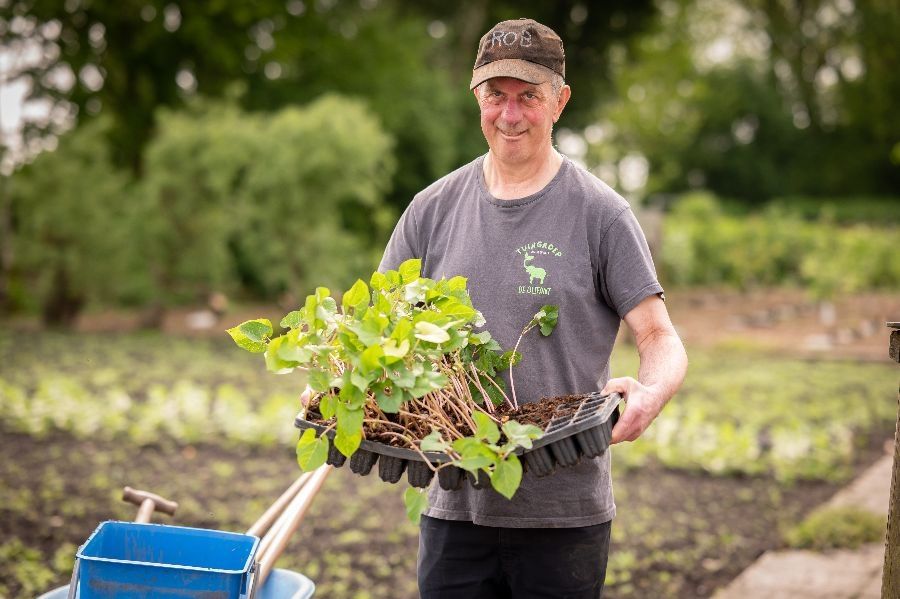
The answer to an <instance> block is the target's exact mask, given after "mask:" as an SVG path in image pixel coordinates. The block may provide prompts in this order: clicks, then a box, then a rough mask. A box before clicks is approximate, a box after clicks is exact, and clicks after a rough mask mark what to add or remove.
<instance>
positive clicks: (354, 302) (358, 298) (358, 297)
mask: <svg viewBox="0 0 900 599" xmlns="http://www.w3.org/2000/svg"><path fill="white" fill-rule="evenodd" d="M369 299H370V296H369V286H368V285H366V284H365V283H364V282H363V281H362V280H361V279H356V282H355V283H354V284H353V286H352V287H351V288H350V289H348V290H347V292H346V293H345V294H344V297H343V298H341V307H342V308H343V309H344V314H348V310H349V309H350V308H352V309H353V312H354V314H357V313H359V312H360V311H362V310H365V309H366V308H367V307H368V306H369Z"/></svg>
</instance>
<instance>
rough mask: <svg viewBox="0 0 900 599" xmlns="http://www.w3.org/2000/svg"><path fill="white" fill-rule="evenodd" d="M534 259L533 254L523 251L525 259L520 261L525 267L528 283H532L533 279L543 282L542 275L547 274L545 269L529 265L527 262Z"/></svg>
mask: <svg viewBox="0 0 900 599" xmlns="http://www.w3.org/2000/svg"><path fill="white" fill-rule="evenodd" d="M532 260H534V256H532V255H531V254H529V253H528V252H525V260H523V261H522V266H524V267H525V271H526V272H528V284H529V285H534V280H535V279H537V280H538V283H539V284H541V285H543V284H544V277H546V276H547V271H546V270H544V269H543V268H539V267H537V266H533V265H529V264H528V263H529V262H531V261H532Z"/></svg>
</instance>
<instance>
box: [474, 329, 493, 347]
mask: <svg viewBox="0 0 900 599" xmlns="http://www.w3.org/2000/svg"><path fill="white" fill-rule="evenodd" d="M490 340H491V334H490V333H489V332H487V331H482V332H481V333H472V334H471V335H469V343H471V344H472V345H484V344H485V343H487V342H488V341H490Z"/></svg>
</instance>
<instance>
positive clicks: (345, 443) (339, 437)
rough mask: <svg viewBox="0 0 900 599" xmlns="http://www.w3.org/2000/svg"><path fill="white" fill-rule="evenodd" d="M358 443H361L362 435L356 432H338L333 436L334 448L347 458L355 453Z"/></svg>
mask: <svg viewBox="0 0 900 599" xmlns="http://www.w3.org/2000/svg"><path fill="white" fill-rule="evenodd" d="M360 443H362V433H361V432H358V431H357V432H355V433H343V432H341V431H338V432H337V433H336V434H335V435H334V446H335V447H337V448H338V451H340V452H341V453H342V454H344V455H345V456H347V457H348V458H349V457H350V456H352V455H353V454H354V453H356V450H357V449H359V444H360Z"/></svg>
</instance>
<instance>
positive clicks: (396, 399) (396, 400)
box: [375, 387, 407, 414]
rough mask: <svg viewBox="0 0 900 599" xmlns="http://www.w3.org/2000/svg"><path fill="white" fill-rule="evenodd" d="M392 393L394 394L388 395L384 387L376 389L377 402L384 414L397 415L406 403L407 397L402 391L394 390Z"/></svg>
mask: <svg viewBox="0 0 900 599" xmlns="http://www.w3.org/2000/svg"><path fill="white" fill-rule="evenodd" d="M391 391H392V393H390V394H388V393H387V392H386V391H385V389H384V387H382V388H380V389H376V391H375V401H376V402H377V403H378V407H379V408H381V411H382V412H385V413H387V414H396V413H397V412H399V411H400V406H401V405H403V402H404V401H406V399H407V397H406V394H405V393H404V392H403V390H402V389H399V388H393V389H391Z"/></svg>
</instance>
